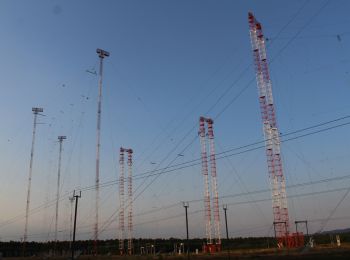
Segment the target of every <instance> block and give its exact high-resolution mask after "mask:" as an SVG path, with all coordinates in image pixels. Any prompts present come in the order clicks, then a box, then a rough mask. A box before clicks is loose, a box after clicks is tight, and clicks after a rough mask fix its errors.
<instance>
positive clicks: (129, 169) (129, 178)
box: [126, 149, 133, 255]
mask: <svg viewBox="0 0 350 260" xmlns="http://www.w3.org/2000/svg"><path fill="white" fill-rule="evenodd" d="M126 152H127V153H128V200H129V202H128V208H129V211H128V253H129V255H132V254H133V243H132V231H133V223H132V217H133V215H132V204H133V196H132V153H133V151H132V149H127V150H126Z"/></svg>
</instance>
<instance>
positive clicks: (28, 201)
mask: <svg viewBox="0 0 350 260" xmlns="http://www.w3.org/2000/svg"><path fill="white" fill-rule="evenodd" d="M32 111H33V114H34V123H33V135H32V148H31V151H30V163H29V177H28V189H27V203H26V219H25V225H24V235H23V255H25V246H26V243H27V239H28V219H29V207H30V190H31V185H32V173H33V161H34V145H35V134H36V126H37V118H38V114H39V113H42V112H43V111H44V109H43V108H40V107H33V108H32Z"/></svg>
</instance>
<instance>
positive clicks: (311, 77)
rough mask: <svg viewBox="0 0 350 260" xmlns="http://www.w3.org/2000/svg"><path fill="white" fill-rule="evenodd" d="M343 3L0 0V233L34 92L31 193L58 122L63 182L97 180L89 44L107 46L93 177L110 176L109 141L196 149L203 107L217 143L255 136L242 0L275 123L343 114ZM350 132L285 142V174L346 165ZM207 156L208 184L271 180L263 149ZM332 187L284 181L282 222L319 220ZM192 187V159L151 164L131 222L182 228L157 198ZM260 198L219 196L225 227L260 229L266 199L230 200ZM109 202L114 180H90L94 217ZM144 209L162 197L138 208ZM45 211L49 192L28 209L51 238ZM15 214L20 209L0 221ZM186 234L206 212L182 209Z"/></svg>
mask: <svg viewBox="0 0 350 260" xmlns="http://www.w3.org/2000/svg"><path fill="white" fill-rule="evenodd" d="M349 5H350V4H349V3H348V1H346V0H342V1H341V0H339V1H314V0H310V1H272V0H271V1H257V0H256V1H199V0H198V1H81V0H80V1H4V0H3V1H1V2H0V35H1V41H0V52H1V61H0V73H1V77H0V86H1V90H2V91H1V93H2V94H1V96H0V105H1V110H0V116H1V118H2V127H1V131H0V144H1V147H2V150H1V164H0V165H1V172H0V180H1V181H0V206H1V208H2V210H1V214H0V237H1V239H2V240H8V239H16V240H17V239H20V237H21V236H23V226H24V218H23V216H22V215H23V213H24V210H25V199H26V197H25V196H26V189H27V176H28V168H29V155H30V144H31V131H32V120H33V116H32V112H31V108H32V107H33V106H42V107H44V114H45V117H41V118H40V122H42V123H44V124H40V125H39V126H38V132H37V142H36V146H35V149H36V150H35V160H34V171H33V183H32V184H33V186H32V189H33V193H32V202H31V207H32V208H35V207H37V206H40V205H43V204H45V202H47V201H49V200H52V199H53V198H54V194H55V187H56V186H55V183H56V175H57V160H58V145H57V142H56V140H57V136H58V135H67V140H66V141H65V143H64V154H63V164H62V167H63V169H64V170H63V177H62V178H63V185H62V192H63V193H65V192H70V191H71V190H72V189H73V188H74V187H77V186H80V187H86V186H90V185H92V184H93V183H94V180H95V166H94V157H95V143H96V130H95V128H96V107H97V104H96V101H97V77H96V76H94V75H93V74H91V73H87V72H86V70H90V71H92V70H98V57H97V55H96V53H95V50H96V48H103V49H105V50H108V51H109V52H110V53H111V56H110V57H109V58H106V59H105V70H104V74H105V77H104V85H103V107H102V154H101V160H102V165H101V183H103V182H106V181H110V180H114V179H116V177H117V175H118V148H119V147H120V146H125V147H131V148H133V150H134V156H135V158H134V161H135V167H134V174H135V175H136V174H140V173H143V172H145V171H149V170H152V169H154V168H155V167H160V168H162V167H166V166H167V165H168V164H169V163H170V162H171V161H173V160H174V163H181V162H185V161H188V160H192V159H196V158H198V157H199V155H200V147H199V140H198V138H197V139H195V140H194V138H196V136H197V131H198V130H197V123H198V118H199V116H200V115H205V116H211V117H213V118H214V120H215V124H214V133H215V136H216V148H217V152H222V151H225V150H227V149H231V148H234V147H238V146H241V145H245V144H249V143H252V142H255V141H260V140H262V138H263V135H262V125H261V120H260V111H259V104H258V98H257V90H256V83H255V78H254V77H255V72H254V67H253V66H252V65H251V64H252V53H251V47H250V39H249V31H248V24H247V13H248V11H253V12H254V14H255V15H256V17H257V19H258V20H259V21H260V22H261V23H262V24H263V30H264V33H265V36H266V37H267V38H268V39H269V40H268V41H267V43H268V45H269V47H268V58H269V60H270V61H272V62H271V65H270V70H271V77H272V80H273V91H274V98H275V102H276V109H277V117H278V124H279V127H280V132H282V133H288V132H291V131H294V130H298V129H301V128H304V127H308V126H311V125H315V124H318V123H321V122H325V121H328V120H332V119H335V118H338V117H342V116H346V115H349V114H350V105H349V103H348V97H349V95H350V74H349V69H350V68H349V64H350V52H349V49H348V48H347V46H349V39H350V37H349V36H350V31H349V29H348V25H349V22H350V20H349V19H348V18H347V15H348V14H347V11H348V10H349V8H350V6H349ZM337 35H338V37H337ZM242 73H243V74H242ZM252 80H253V81H252ZM249 82H252V83H249ZM247 84H249V86H248V87H247V88H246V86H247ZM230 86H232V88H230V89H229V87H230ZM228 89H229V91H226V90H228ZM242 89H245V90H244V92H243V93H242V94H241V95H240V96H239V97H238V98H237V99H235V98H236V96H237V95H238V93H240V92H241V91H242ZM221 96H222V97H221ZM233 100H234V101H233ZM218 101H219V102H218ZM229 104H230V105H229ZM218 115H219V116H218ZM341 122H346V120H345V121H341ZM348 131H349V127H348V126H344V127H341V128H337V129H334V130H331V131H328V132H324V133H319V134H315V135H312V136H309V137H305V138H303V139H298V140H296V141H291V142H288V143H284V144H282V149H283V159H284V162H285V175H286V178H287V185H293V184H298V183H302V182H310V181H318V180H321V179H327V178H331V177H335V176H342V175H348V174H350V167H349V165H348V160H347V158H348V157H349V156H350V153H349V150H348V147H349V140H348ZM184 137H185V138H184ZM193 140H194V141H193ZM192 141H193V142H192ZM185 147H187V148H186V150H185V151H184V152H183V154H184V156H181V157H178V156H177V154H178V153H180V152H181V151H182V150H183V149H184V148H185ZM151 162H152V163H155V164H151ZM217 167H218V180H219V195H220V196H224V195H229V194H237V193H242V192H247V191H255V190H260V189H267V188H268V187H269V180H268V174H267V167H266V158H265V152H264V149H260V150H256V151H252V152H249V153H245V154H242V155H238V156H233V157H229V158H228V159H222V160H218V165H217ZM152 179H153V178H152V177H150V178H149V179H146V182H145V183H143V180H135V189H136V188H137V187H139V185H141V186H140V187H139V189H138V190H137V191H136V194H138V193H139V192H140V191H142V190H143V189H144V188H145V187H146V185H147V184H148V183H150V182H151V181H152ZM344 187H345V188H346V187H350V182H349V180H348V179H344V180H342V181H334V182H327V183H324V184H315V185H311V186H307V187H303V188H298V189H295V188H294V189H289V190H288V191H287V192H288V194H291V195H296V194H299V195H300V194H305V193H312V192H317V191H324V190H332V189H338V188H344ZM344 193H345V190H341V191H338V192H332V193H322V194H319V195H317V196H315V195H313V196H302V197H293V196H292V197H293V198H290V200H289V209H290V215H291V221H294V220H295V219H309V220H310V221H311V220H315V221H313V222H310V229H311V231H312V232H316V231H318V230H319V229H320V228H321V227H322V222H320V221H316V220H317V219H320V218H327V217H328V216H329V213H330V211H331V210H332V209H333V208H334V206H335V205H336V203H338V202H339V201H340V199H341V198H342V196H343V194H344ZM202 195H203V180H202V176H201V173H200V167H199V166H194V167H190V168H186V169H181V170H177V171H174V172H171V173H168V174H164V175H162V176H161V177H159V178H158V179H157V180H155V181H154V183H152V184H151V185H150V186H149V187H148V188H147V189H146V190H145V191H144V192H143V193H142V195H141V196H140V197H139V198H137V200H136V201H135V205H134V206H135V207H134V211H135V215H136V216H135V236H136V237H183V236H184V235H185V232H183V231H184V230H183V229H182V226H183V224H184V223H183V221H184V219H183V218H182V217H176V216H177V215H178V214H181V213H182V211H183V208H182V206H181V204H178V206H176V207H171V208H168V206H169V205H172V204H174V203H180V202H181V201H184V200H189V201H191V200H194V199H201V198H202ZM82 196H83V197H82V200H81V204H80V205H81V218H80V221H79V223H80V224H79V225H80V226H79V227H80V228H79V231H78V238H79V239H80V238H81V239H83V238H84V239H88V238H91V237H92V233H91V232H92V226H91V224H92V223H93V220H94V218H93V217H94V214H93V209H94V203H93V198H94V192H93V191H84V192H83V194H82ZM261 198H266V199H269V198H270V193H269V192H267V193H263V194H254V195H251V196H241V197H230V198H223V199H222V200H221V203H227V204H235V203H236V205H229V212H228V214H229V226H230V235H231V236H238V235H239V236H249V235H267V234H268V233H269V232H270V231H271V229H270V227H271V224H272V208H271V202H270V201H268V200H267V201H263V202H256V203H248V204H240V205H237V202H239V201H248V200H259V199H261ZM118 201H119V200H118V190H117V186H116V185H113V186H110V187H107V188H102V189H101V226H102V225H103V223H104V221H105V220H106V219H108V218H109V217H110V216H111V215H112V214H113V212H115V210H116V209H117V208H118ZM349 206H350V205H349V202H348V199H345V201H344V202H343V203H342V204H341V205H340V206H339V208H338V209H337V211H336V212H335V214H334V216H333V217H332V218H335V220H334V219H332V220H330V221H329V222H328V223H327V226H326V229H332V228H344V227H347V223H348V218H349V217H350V212H349V210H348V209H349ZM202 208H203V203H201V202H190V208H189V212H195V211H197V210H201V209H202ZM155 209H160V210H157V211H154V213H152V214H147V215H141V214H142V213H144V212H147V211H150V210H155ZM60 212H61V213H60V224H59V227H60V230H62V232H61V237H60V239H67V238H68V237H67V236H68V235H69V231H68V230H67V229H66V226H67V221H68V217H69V205H68V198H67V197H64V198H63V200H62V203H61V204H60ZM53 214H54V207H48V208H46V209H42V210H40V211H39V212H37V213H36V214H35V215H32V216H31V217H30V228H29V238H30V239H34V240H47V239H52V238H53V236H52V235H53V224H52V219H53ZM16 216H20V217H19V218H18V220H17V221H15V222H13V223H12V224H8V225H5V226H1V224H2V223H4V222H5V221H7V220H9V219H12V218H13V217H16ZM172 216H173V217H174V218H171V219H169V220H166V221H165V220H164V221H157V222H149V221H151V220H157V219H159V220H160V219H166V218H168V217H172ZM344 217H347V218H345V219H343V218H344ZM112 219H114V221H113V222H112V223H111V224H110V225H109V226H108V228H106V230H105V231H103V232H102V233H101V238H113V237H116V232H117V230H116V227H117V221H116V220H117V218H116V216H114V218H112ZM179 227H181V228H179ZM183 227H184V226H183ZM36 234H37V235H36ZM190 234H191V236H192V237H204V235H205V229H204V223H203V213H202V212H200V213H196V214H193V215H190ZM270 234H271V235H272V233H270Z"/></svg>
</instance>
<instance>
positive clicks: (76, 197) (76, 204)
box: [72, 191, 81, 260]
mask: <svg viewBox="0 0 350 260" xmlns="http://www.w3.org/2000/svg"><path fill="white" fill-rule="evenodd" d="M73 198H74V199H75V214H74V228H73V241H72V260H74V243H75V230H76V227H77V213H78V212H77V211H78V199H79V198H81V191H80V192H79V195H78V194H75V191H74V192H73Z"/></svg>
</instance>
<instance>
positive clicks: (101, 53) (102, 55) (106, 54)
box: [94, 49, 109, 254]
mask: <svg viewBox="0 0 350 260" xmlns="http://www.w3.org/2000/svg"><path fill="white" fill-rule="evenodd" d="M96 53H97V54H98V57H99V58H100V71H99V82H98V105H97V131H96V180H95V189H96V201H95V210H96V212H95V214H96V215H95V225H94V251H95V254H97V241H98V211H99V199H100V147H101V142H100V133H101V109H102V72H103V59H104V58H105V57H109V52H107V51H104V50H101V49H97V50H96Z"/></svg>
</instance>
